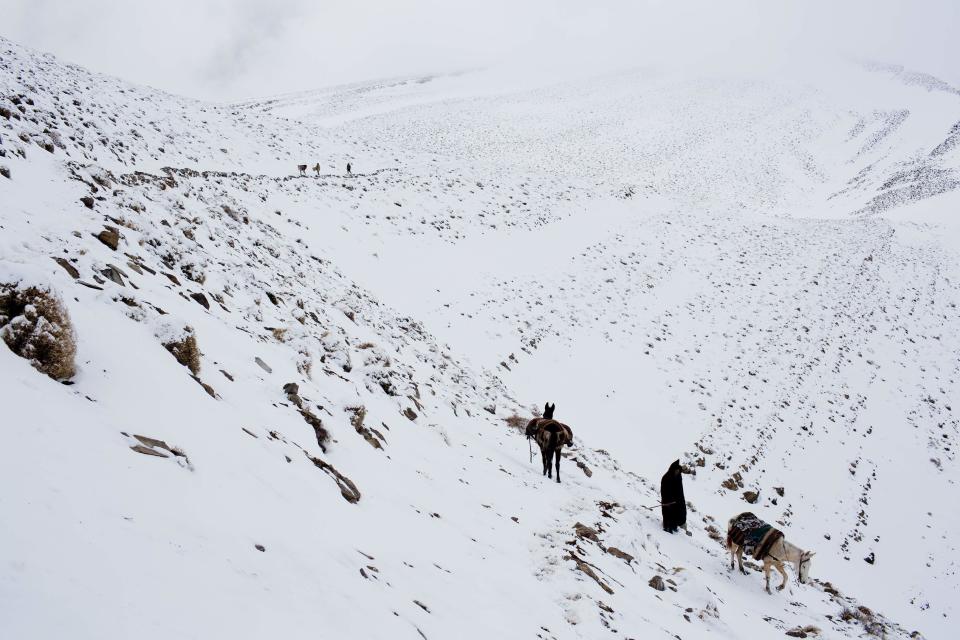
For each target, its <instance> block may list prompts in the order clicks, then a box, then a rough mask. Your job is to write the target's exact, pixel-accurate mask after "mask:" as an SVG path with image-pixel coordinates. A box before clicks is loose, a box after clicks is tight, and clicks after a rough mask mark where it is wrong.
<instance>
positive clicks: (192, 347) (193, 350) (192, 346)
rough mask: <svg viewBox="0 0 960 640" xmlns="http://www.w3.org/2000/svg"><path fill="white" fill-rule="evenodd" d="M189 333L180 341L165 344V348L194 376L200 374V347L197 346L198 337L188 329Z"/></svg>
mask: <svg viewBox="0 0 960 640" xmlns="http://www.w3.org/2000/svg"><path fill="white" fill-rule="evenodd" d="M188 331H189V332H188V333H187V334H186V335H185V336H184V337H183V338H181V339H180V340H173V341H171V342H165V343H164V344H163V346H164V348H166V350H167V351H169V352H170V353H171V354H173V357H174V358H176V359H177V362H179V363H180V364H182V365H183V366H185V367H186V368H187V369H190V373H192V374H193V375H195V376H196V375H199V374H200V347H199V346H198V345H197V336H196V335H194V334H193V331H191V330H189V329H188Z"/></svg>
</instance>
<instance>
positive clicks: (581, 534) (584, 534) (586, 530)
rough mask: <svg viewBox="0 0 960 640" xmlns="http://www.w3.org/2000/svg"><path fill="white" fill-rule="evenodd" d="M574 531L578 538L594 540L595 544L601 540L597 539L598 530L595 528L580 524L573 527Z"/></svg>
mask: <svg viewBox="0 0 960 640" xmlns="http://www.w3.org/2000/svg"><path fill="white" fill-rule="evenodd" d="M573 531H574V533H576V534H577V537H578V538H586V539H587V540H593V541H594V542H600V539H599V538H598V537H597V530H596V529H594V528H593V527H588V526H587V525H585V524H583V523H581V522H578V523H576V524H575V525H573Z"/></svg>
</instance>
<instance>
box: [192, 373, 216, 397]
mask: <svg viewBox="0 0 960 640" xmlns="http://www.w3.org/2000/svg"><path fill="white" fill-rule="evenodd" d="M191 377H192V378H193V379H194V380H196V381H197V384H199V385H200V386H201V387H203V390H204V391H206V392H207V394H208V395H209V396H210V397H211V398H213V399H214V400H216V399H217V392H216V391H214V389H213V387H211V386H210V385H208V384H207V383H206V382H204V381H203V380H201V379H200V378H198V377H197V376H191Z"/></svg>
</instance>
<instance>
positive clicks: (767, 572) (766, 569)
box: [763, 558, 771, 593]
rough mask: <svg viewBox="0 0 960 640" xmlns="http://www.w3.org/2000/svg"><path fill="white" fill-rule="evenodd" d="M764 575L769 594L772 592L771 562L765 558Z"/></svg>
mask: <svg viewBox="0 0 960 640" xmlns="http://www.w3.org/2000/svg"><path fill="white" fill-rule="evenodd" d="M763 575H764V577H765V578H766V579H767V583H766V584H767V593H771V592H770V561H769V560H767V559H766V558H764V560H763Z"/></svg>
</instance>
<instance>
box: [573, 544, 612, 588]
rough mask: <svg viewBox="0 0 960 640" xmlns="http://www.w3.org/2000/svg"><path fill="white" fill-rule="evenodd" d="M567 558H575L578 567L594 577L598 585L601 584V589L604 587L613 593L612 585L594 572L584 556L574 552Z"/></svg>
mask: <svg viewBox="0 0 960 640" xmlns="http://www.w3.org/2000/svg"><path fill="white" fill-rule="evenodd" d="M567 560H573V561H574V562H575V563H576V564H577V569H579V570H580V571H582V572H583V573H585V574H587V575H588V576H590V577H591V578H593V579H594V581H595V582H596V583H597V584H598V585H600V588H601V589H603V590H604V591H606V592H607V593H610V594H612V593H613V589H611V588H610V585H608V584H607V583H606V582H604V581H603V580H601V579H600V577H599V576H598V575H597V574H596V572H594V570H593V568H592V567H591V566H590V563H588V562H586V561H585V560H583V559H582V558H580V557H579V556H577V555H576V554H574V553H571V554H570V555H568V556H567Z"/></svg>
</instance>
